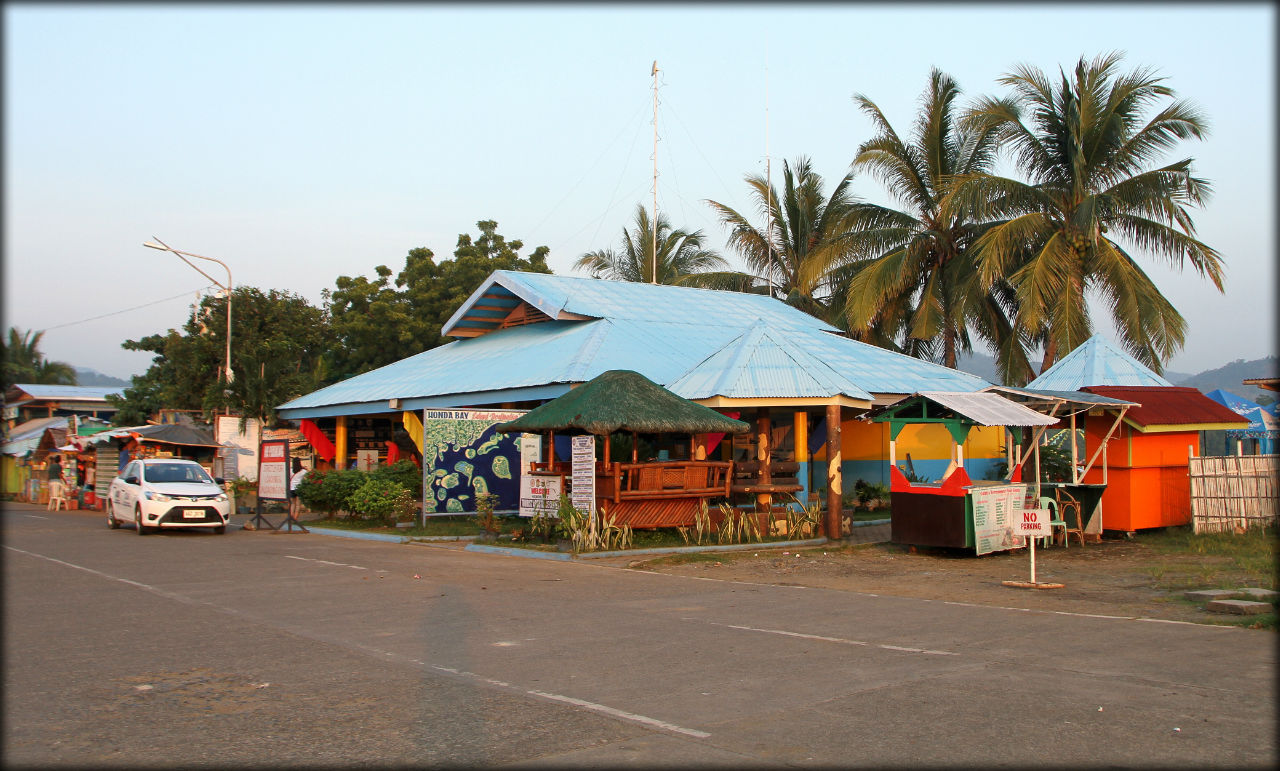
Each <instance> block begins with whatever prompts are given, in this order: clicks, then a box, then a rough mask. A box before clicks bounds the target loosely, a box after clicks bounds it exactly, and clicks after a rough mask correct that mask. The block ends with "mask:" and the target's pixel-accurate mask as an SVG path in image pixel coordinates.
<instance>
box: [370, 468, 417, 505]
mask: <svg viewBox="0 0 1280 771" xmlns="http://www.w3.org/2000/svg"><path fill="white" fill-rule="evenodd" d="M369 476H371V477H373V478H374V479H384V480H386V481H388V482H396V483H397V484H399V485H400V486H401V487H403V488H404V489H406V490H408V491H409V494H410V495H411V496H413V497H414V499H419V498H421V497H422V469H420V468H418V466H417V465H416V464H415V463H414V462H413V461H411V460H398V461H396V462H395V463H392V464H391V465H390V466H379V467H378V468H377V469H375V470H374V471H373V473H372V474H370V475H369Z"/></svg>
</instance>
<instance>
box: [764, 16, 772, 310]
mask: <svg viewBox="0 0 1280 771" xmlns="http://www.w3.org/2000/svg"><path fill="white" fill-rule="evenodd" d="M771 160H772V159H771V158H770V157H769V39H768V38H765V41H764V185H765V212H766V215H767V217H766V222H767V224H766V225H765V231H764V248H765V271H764V274H765V276H766V278H767V279H768V281H769V296H770V297H773V173H772V166H771Z"/></svg>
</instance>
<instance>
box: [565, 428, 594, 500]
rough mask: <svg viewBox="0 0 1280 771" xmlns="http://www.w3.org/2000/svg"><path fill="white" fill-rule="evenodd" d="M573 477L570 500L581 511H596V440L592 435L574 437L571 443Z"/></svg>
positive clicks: (570, 481) (570, 483) (570, 482)
mask: <svg viewBox="0 0 1280 771" xmlns="http://www.w3.org/2000/svg"><path fill="white" fill-rule="evenodd" d="M570 447H571V450H570V455H569V457H570V458H571V461H572V464H571V465H572V469H573V471H572V476H571V478H570V480H569V500H570V501H572V502H573V507H574V508H575V509H577V510H579V511H586V512H595V510H596V438H595V436H593V435H591V434H583V435H582V436H575V437H573V439H572V441H571V443H570Z"/></svg>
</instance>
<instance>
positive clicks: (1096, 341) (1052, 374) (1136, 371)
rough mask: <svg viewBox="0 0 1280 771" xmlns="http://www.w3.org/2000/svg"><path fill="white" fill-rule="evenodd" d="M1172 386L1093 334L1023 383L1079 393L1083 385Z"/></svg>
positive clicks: (1030, 386)
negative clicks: (1029, 380)
mask: <svg viewBox="0 0 1280 771" xmlns="http://www.w3.org/2000/svg"><path fill="white" fill-rule="evenodd" d="M1172 385H1173V383H1170V382H1169V381H1168V380H1165V379H1164V378H1162V377H1160V376H1159V375H1157V374H1156V373H1154V372H1152V371H1151V370H1150V369H1149V368H1148V367H1147V366H1146V365H1145V364H1143V363H1142V362H1140V361H1138V360H1137V359H1135V358H1133V357H1132V356H1130V355H1129V354H1127V353H1125V352H1124V351H1122V350H1120V349H1119V348H1117V347H1116V346H1115V345H1113V344H1111V343H1110V342H1108V341H1107V340H1106V339H1104V338H1103V337H1102V336H1101V335H1094V336H1093V337H1091V338H1089V339H1088V340H1086V341H1084V343H1083V344H1082V345H1080V346H1079V347H1078V348H1076V349H1075V350H1074V351H1072V352H1071V353H1068V354H1067V355H1066V356H1063V357H1062V358H1061V359H1059V360H1058V361H1057V363H1055V364H1054V365H1053V366H1052V367H1050V368H1049V369H1048V370H1046V371H1045V372H1043V373H1042V374H1041V375H1040V377H1038V378H1036V379H1035V380H1032V381H1031V382H1030V383H1027V388H1031V389H1036V390H1050V391H1079V390H1080V389H1081V388H1085V387H1087V386H1172Z"/></svg>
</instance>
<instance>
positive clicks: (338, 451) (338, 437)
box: [333, 415, 347, 470]
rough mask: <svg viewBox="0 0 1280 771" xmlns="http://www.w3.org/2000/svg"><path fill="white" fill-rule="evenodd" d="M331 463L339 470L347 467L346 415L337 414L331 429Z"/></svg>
mask: <svg viewBox="0 0 1280 771" xmlns="http://www.w3.org/2000/svg"><path fill="white" fill-rule="evenodd" d="M333 463H334V466H335V467H336V468H338V469H339V470H342V469H345V468H346V467H347V416H346V415H339V416H338V422H337V427H336V428H334V430H333Z"/></svg>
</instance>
